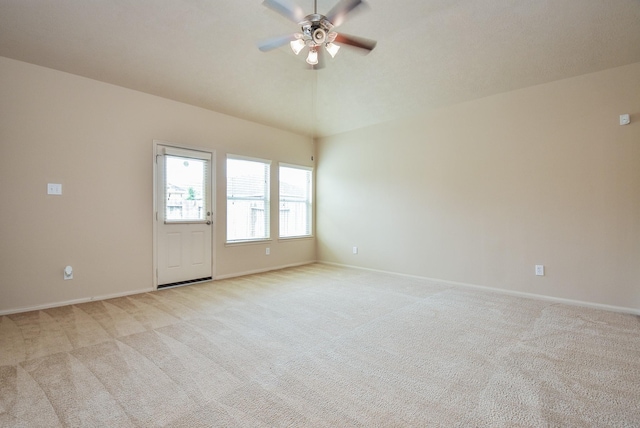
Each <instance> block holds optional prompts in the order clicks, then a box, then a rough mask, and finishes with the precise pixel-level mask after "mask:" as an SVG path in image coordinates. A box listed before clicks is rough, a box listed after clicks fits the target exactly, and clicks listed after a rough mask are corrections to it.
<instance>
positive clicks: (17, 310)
mask: <svg viewBox="0 0 640 428" xmlns="http://www.w3.org/2000/svg"><path fill="white" fill-rule="evenodd" d="M312 263H316V261H315V260H310V261H306V262H300V263H292V264H288V265H282V266H274V267H269V268H264V269H255V270H251V271H245V272H238V273H232V274H227V275H219V276H216V277H215V278H214V280H218V279H226V278H235V277H238V276H245V275H253V274H256V273H263V272H269V271H273V270H280V269H286V268H289V267H296V266H304V265H308V264H312ZM150 291H156V289H155V288H145V289H141V290H134V291H126V292H124V293H115V294H105V295H101V296H93V297H83V298H81V299H74V300H66V301H61V302H53V303H45V304H43V305H36V306H27V307H22V308H14V309H2V310H0V316H3V315H11V314H19V313H22V312H31V311H41V310H43V309H51V308H58V307H60V306H67V305H77V304H80V303H87V302H95V301H98V300H108V299H115V298H117V297H125V296H132V295H134V294H141V293H148V292H150Z"/></svg>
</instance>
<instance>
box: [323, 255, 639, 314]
mask: <svg viewBox="0 0 640 428" xmlns="http://www.w3.org/2000/svg"><path fill="white" fill-rule="evenodd" d="M318 263H320V264H325V265H331V266H339V267H346V268H351V269H359V270H365V271H370V272H379V273H385V274H390V275H398V276H404V277H407V278H416V279H424V280H427V281H433V282H438V283H441V284H447V285H452V286H457V287H466V288H475V289H478V290H486V291H491V292H494V293H500V294H506V295H509V296H515V297H524V298H528V299H536V300H544V301H548V302H554V303H563V304H565V305H571V306H582V307H586V308H592V309H601V310H605V311H611V312H621V313H625V314H631V315H638V316H640V309H637V308H628V307H624V306H612V305H605V304H602V303H594V302H585V301H583V300H573V299H565V298H562V297H553V296H547V295H544V294H535V293H526V292H524V291H514V290H506V289H504V288H495V287H489V286H486V285H478V284H468V283H464V282H456V281H448V280H446V279H439V278H429V277H426V276H420V275H410V274H405V273H398V272H391V271H386V270H379V269H370V268H364V267H360V266H352V265H347V264H342V263H333V262H325V261H318Z"/></svg>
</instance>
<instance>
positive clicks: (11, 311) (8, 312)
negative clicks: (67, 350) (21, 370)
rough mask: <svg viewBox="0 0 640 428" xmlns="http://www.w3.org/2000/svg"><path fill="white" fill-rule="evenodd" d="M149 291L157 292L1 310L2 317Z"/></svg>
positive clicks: (99, 297)
mask: <svg viewBox="0 0 640 428" xmlns="http://www.w3.org/2000/svg"><path fill="white" fill-rule="evenodd" d="M149 291H155V290H154V289H153V288H145V289H142V290H135V291H126V292H124V293H115V294H104V295H101V296H93V297H83V298H81V299H74V300H66V301H63V302H54V303H45V304H44V305H36V306H27V307H22V308H15V309H4V310H0V316H2V315H11V314H19V313H22V312H31V311H41V310H43V309H51V308H59V307H60V306H68V305H77V304H79V303H87V302H96V301H98V300H108V299H115V298H117V297H125V296H131V295H134V294H142V293H148V292H149Z"/></svg>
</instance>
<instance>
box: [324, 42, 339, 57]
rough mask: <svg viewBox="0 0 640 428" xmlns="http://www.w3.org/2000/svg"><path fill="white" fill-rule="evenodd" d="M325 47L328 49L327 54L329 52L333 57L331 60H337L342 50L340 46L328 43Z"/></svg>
mask: <svg viewBox="0 0 640 428" xmlns="http://www.w3.org/2000/svg"><path fill="white" fill-rule="evenodd" d="M325 47H326V48H327V52H329V55H331V58H335V57H336V54H337V53H338V51H339V50H340V46H338V45H336V44H334V43H327V46H325Z"/></svg>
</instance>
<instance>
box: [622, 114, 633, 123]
mask: <svg viewBox="0 0 640 428" xmlns="http://www.w3.org/2000/svg"><path fill="white" fill-rule="evenodd" d="M629 123H631V117H630V116H629V115H628V114H621V115H620V125H628V124H629Z"/></svg>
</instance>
